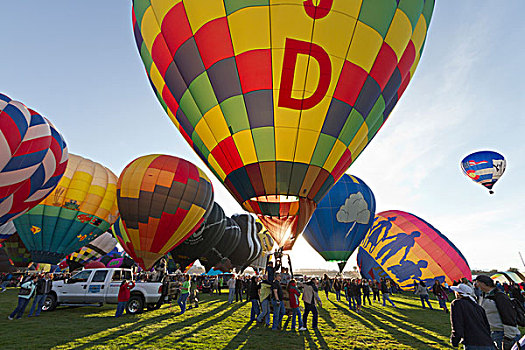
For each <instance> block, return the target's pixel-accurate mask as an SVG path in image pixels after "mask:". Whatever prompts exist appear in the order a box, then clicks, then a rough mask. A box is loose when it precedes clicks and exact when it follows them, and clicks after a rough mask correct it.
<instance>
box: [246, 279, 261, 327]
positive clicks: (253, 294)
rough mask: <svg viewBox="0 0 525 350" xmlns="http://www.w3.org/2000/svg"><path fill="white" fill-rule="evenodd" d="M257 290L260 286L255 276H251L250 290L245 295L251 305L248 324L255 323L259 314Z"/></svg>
mask: <svg viewBox="0 0 525 350" xmlns="http://www.w3.org/2000/svg"><path fill="white" fill-rule="evenodd" d="M259 288H260V284H259V283H258V280H257V276H253V277H252V279H251V282H250V289H249V290H248V293H246V294H248V297H249V298H250V302H251V303H252V309H251V312H250V322H253V321H255V320H256V319H257V317H258V316H259V314H260V313H261V309H260V308H259Z"/></svg>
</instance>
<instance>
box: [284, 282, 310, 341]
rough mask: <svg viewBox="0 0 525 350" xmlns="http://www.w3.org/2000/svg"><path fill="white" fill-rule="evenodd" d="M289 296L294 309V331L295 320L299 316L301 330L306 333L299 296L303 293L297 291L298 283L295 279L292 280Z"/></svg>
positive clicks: (293, 327)
mask: <svg viewBox="0 0 525 350" xmlns="http://www.w3.org/2000/svg"><path fill="white" fill-rule="evenodd" d="M288 295H289V297H290V308H291V309H292V330H295V318H296V316H297V319H298V322H299V330H300V331H305V330H306V328H304V325H303V318H302V317H301V309H300V308H299V306H300V305H299V296H300V295H301V292H299V289H297V286H296V282H295V280H294V279H292V280H290V283H289V284H288Z"/></svg>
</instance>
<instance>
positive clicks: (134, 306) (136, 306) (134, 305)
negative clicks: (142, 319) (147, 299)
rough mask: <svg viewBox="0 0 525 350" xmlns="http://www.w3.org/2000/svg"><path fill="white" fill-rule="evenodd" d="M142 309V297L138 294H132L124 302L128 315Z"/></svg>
mask: <svg viewBox="0 0 525 350" xmlns="http://www.w3.org/2000/svg"><path fill="white" fill-rule="evenodd" d="M143 309H144V298H142V296H140V295H132V296H131V298H129V300H128V303H127V304H126V313H127V314H130V315H134V314H139V313H141V312H142V310H143Z"/></svg>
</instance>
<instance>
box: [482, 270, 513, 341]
mask: <svg viewBox="0 0 525 350" xmlns="http://www.w3.org/2000/svg"><path fill="white" fill-rule="evenodd" d="M474 284H475V286H476V287H478V288H479V289H481V292H482V294H481V296H480V298H479V301H478V302H479V304H480V305H481V307H483V309H485V313H486V315H487V319H488V321H489V325H490V332H491V334H490V335H491V337H492V340H494V342H495V343H496V348H497V349H498V350H503V349H505V350H507V349H510V348H511V347H512V345H514V343H515V342H516V341H518V340H519V338H520V330H519V329H518V321H517V315H516V310H514V308H513V306H512V302H511V301H510V299H509V297H508V296H507V295H506V294H505V293H503V292H502V291H500V290H499V289H498V288H496V286H495V285H494V281H493V280H492V278H490V277H489V276H486V275H479V276H477V277H476V279H475V282H474Z"/></svg>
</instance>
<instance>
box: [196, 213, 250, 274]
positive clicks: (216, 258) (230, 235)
mask: <svg viewBox="0 0 525 350" xmlns="http://www.w3.org/2000/svg"><path fill="white" fill-rule="evenodd" d="M240 241H241V228H240V227H239V225H237V223H236V222H235V221H234V220H233V219H231V218H229V217H226V227H225V229H224V234H223V236H222V238H221V240H220V241H219V243H217V245H216V246H215V247H213V248H212V249H211V250H210V251H209V252H208V253H206V254H205V255H204V256H201V257H199V261H200V262H201V263H202V264H203V265H204V267H205V268H206V271H208V270H209V269H211V268H212V267H213V266H215V264H217V263H219V262H220V261H221V260H223V259H228V258H229V257H230V256H231V255H232V253H233V252H234V251H235V250H236V249H237V246H238V245H239V242H240Z"/></svg>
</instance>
